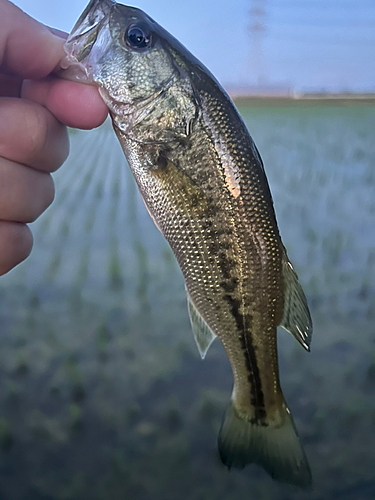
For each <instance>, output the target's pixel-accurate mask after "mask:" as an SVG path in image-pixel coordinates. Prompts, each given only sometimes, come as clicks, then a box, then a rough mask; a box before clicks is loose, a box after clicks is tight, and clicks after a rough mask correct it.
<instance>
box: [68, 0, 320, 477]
mask: <svg viewBox="0 0 375 500" xmlns="http://www.w3.org/2000/svg"><path fill="white" fill-rule="evenodd" d="M65 50H66V53H67V58H66V61H64V63H63V64H64V67H65V68H66V72H65V76H66V77H68V78H72V79H78V80H80V81H86V82H88V83H91V84H95V85H97V86H98V87H99V92H100V94H101V96H102V97H103V99H104V101H105V102H106V104H107V105H108V107H109V110H110V114H111V117H112V122H113V127H114V130H115V132H116V134H117V137H118V139H119V141H120V143H121V146H122V148H123V151H124V153H125V156H126V158H127V160H128V163H129V166H130V168H131V170H132V172H133V174H134V177H135V179H136V181H137V184H138V187H139V190H140V192H141V195H142V197H143V200H144V202H145V204H146V207H147V209H148V211H149V213H150V215H151V217H152V219H153V220H154V222H155V224H156V225H157V227H158V228H159V230H160V231H161V233H162V234H163V235H164V237H165V238H166V239H167V241H168V243H169V244H170V246H171V248H172V250H173V252H174V254H175V256H176V258H177V261H178V263H179V265H180V268H181V271H182V274H183V276H184V279H185V283H186V289H187V298H188V310H189V315H190V320H191V324H192V328H193V332H194V335H195V339H196V343H197V346H198V349H199V352H200V353H201V356H202V357H204V356H205V355H206V352H207V349H208V348H209V346H210V344H211V342H212V341H213V340H214V338H215V337H218V338H219V339H220V341H221V342H222V344H223V346H224V349H225V351H226V353H227V355H228V358H229V362H230V364H231V367H232V371H233V375H234V387H233V392H232V399H231V402H230V404H229V406H228V408H227V411H226V414H225V416H224V419H223V423H222V426H221V429H220V433H219V453H220V456H221V459H222V461H223V463H224V464H226V465H227V466H228V467H231V466H235V467H239V468H241V467H243V466H245V465H247V464H248V463H252V462H255V463H257V464H258V465H261V466H262V467H264V468H265V469H266V470H267V471H268V472H269V473H270V474H271V475H272V476H273V477H274V478H276V479H278V480H280V481H285V482H289V483H292V484H296V485H299V486H306V485H308V484H310V482H311V474H310V470H309V466H308V462H307V459H306V456H305V454H304V451H303V448H302V446H301V443H300V441H299V438H298V436H297V433H296V430H295V426H294V423H293V420H292V417H291V415H290V411H289V409H288V408H287V406H286V403H285V401H284V398H283V395H282V392H281V388H280V382H279V374H278V360H277V337H276V331H277V326H278V325H281V326H283V327H284V328H285V329H286V330H287V331H289V332H290V333H291V334H292V335H293V336H294V337H295V338H296V339H297V340H298V341H299V342H300V343H301V344H302V345H303V346H304V347H305V348H306V349H309V344H310V339H311V333H312V323H311V318H310V314H309V310H308V306H307V302H306V298H305V296H304V293H303V291H302V288H301V286H300V284H299V283H298V279H297V275H296V274H295V272H294V270H293V267H292V265H291V264H290V262H289V259H288V257H287V254H286V250H285V248H284V246H283V244H282V242H281V238H280V235H279V231H278V228H277V222H276V216H275V212H274V208H273V202H272V197H271V193H270V190H269V186H268V182H267V178H266V174H265V170H264V167H263V163H262V160H261V158H260V155H259V153H258V151H257V149H256V146H255V144H254V142H253V140H252V139H251V137H250V135H249V133H248V131H247V130H246V127H245V125H244V123H243V121H242V119H241V117H240V115H239V114H238V112H237V110H236V108H235V106H234V104H233V103H232V102H231V100H230V98H229V97H228V95H227V94H226V93H225V91H224V90H223V89H222V87H221V86H220V84H219V83H218V82H217V81H216V80H215V78H214V77H213V76H212V75H211V73H210V72H209V71H208V70H207V68H205V67H204V66H203V65H202V64H201V63H200V62H199V61H198V60H197V59H196V58H195V57H194V56H193V55H192V54H191V53H190V52H189V51H187V50H186V48H185V47H183V46H182V45H181V44H180V43H179V42H178V41H177V40H176V39H175V38H173V37H172V36H171V35H170V34H169V33H168V32H167V31H165V30H164V29H163V28H162V27H161V26H160V25H158V24H157V23H156V22H155V21H154V20H153V19H151V18H150V17H149V16H147V14H145V13H144V12H142V11H140V10H139V9H136V8H134V7H127V6H124V5H120V4H117V3H115V2H113V1H112V0H91V2H90V3H89V5H88V7H87V8H86V10H85V11H84V13H83V14H82V16H81V17H80V19H79V20H78V21H77V23H76V25H75V27H74V28H73V31H72V33H71V34H70V36H69V38H68V40H67V42H66V44H65Z"/></svg>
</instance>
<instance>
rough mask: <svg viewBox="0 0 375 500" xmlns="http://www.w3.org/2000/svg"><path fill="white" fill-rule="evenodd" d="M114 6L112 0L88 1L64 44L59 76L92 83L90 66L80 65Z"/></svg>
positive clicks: (114, 3)
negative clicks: (63, 55)
mask: <svg viewBox="0 0 375 500" xmlns="http://www.w3.org/2000/svg"><path fill="white" fill-rule="evenodd" d="M115 5H116V2H115V1H113V0H91V1H90V3H89V4H88V5H87V7H86V9H85V10H84V12H83V13H82V15H81V16H80V18H79V19H78V21H77V22H76V24H75V25H74V27H73V29H72V31H71V33H70V35H69V36H68V38H67V40H66V42H65V45H64V49H65V54H66V55H65V57H64V59H63V60H62V61H61V62H60V67H61V71H59V76H61V77H62V78H65V79H68V80H74V81H81V82H84V83H90V82H91V81H92V75H91V68H90V65H89V64H82V61H84V60H85V59H86V58H87V57H88V56H89V54H90V52H91V49H92V47H93V46H94V44H95V42H96V40H97V38H98V34H99V32H100V30H101V28H102V27H103V25H104V24H105V23H106V21H107V19H108V17H109V14H110V12H111V10H112V8H113V7H114V6H115Z"/></svg>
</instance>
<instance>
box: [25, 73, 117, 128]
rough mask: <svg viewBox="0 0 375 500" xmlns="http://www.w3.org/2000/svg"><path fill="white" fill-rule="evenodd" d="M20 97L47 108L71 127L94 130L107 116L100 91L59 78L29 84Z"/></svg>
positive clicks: (28, 82) (106, 109) (29, 81)
mask: <svg viewBox="0 0 375 500" xmlns="http://www.w3.org/2000/svg"><path fill="white" fill-rule="evenodd" d="M21 96H22V97H24V98H26V99H30V100H31V101H34V102H37V103H39V104H42V105H43V106H46V107H47V108H48V109H49V110H50V111H51V113H53V114H54V115H55V116H56V118H57V119H58V120H60V121H61V122H62V123H64V124H65V125H67V126H69V127H75V128H82V129H92V128H95V127H98V126H99V125H101V124H102V123H103V122H104V120H105V119H106V117H107V115H108V108H107V106H106V105H105V103H104V101H103V99H102V98H101V97H100V94H99V92H98V90H97V89H96V88H95V87H92V86H89V85H83V84H81V83H76V82H69V81H66V80H60V79H58V78H47V79H44V80H42V81H34V80H26V81H25V82H24V84H23V87H22V91H21Z"/></svg>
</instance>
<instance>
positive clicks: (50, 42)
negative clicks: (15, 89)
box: [0, 0, 64, 78]
mask: <svg viewBox="0 0 375 500" xmlns="http://www.w3.org/2000/svg"><path fill="white" fill-rule="evenodd" d="M0 19H1V31H0V67H5V68H7V69H11V70H13V71H15V72H16V73H17V74H18V75H20V76H22V77H24V78H43V77H45V76H47V75H48V74H49V73H51V71H52V70H53V69H54V68H55V67H56V66H57V65H58V63H59V61H60V60H61V58H62V57H63V55H64V51H63V43H64V40H63V39H62V38H60V37H59V36H56V35H54V34H53V33H52V32H51V31H50V30H49V29H48V28H47V27H46V26H44V25H42V24H40V23H38V22H37V21H36V20H35V19H32V18H31V17H29V16H28V15H27V14H25V13H24V12H22V10H21V9H19V8H18V7H16V6H15V5H13V4H12V3H11V2H8V1H4V0H0Z"/></svg>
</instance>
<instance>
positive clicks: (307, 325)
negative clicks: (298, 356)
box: [280, 252, 312, 351]
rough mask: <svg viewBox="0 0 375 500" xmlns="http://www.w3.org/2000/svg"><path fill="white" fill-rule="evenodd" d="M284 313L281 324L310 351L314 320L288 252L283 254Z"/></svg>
mask: <svg viewBox="0 0 375 500" xmlns="http://www.w3.org/2000/svg"><path fill="white" fill-rule="evenodd" d="M283 277H284V314H283V318H282V320H281V323H280V326H282V327H283V328H284V329H285V330H286V331H288V332H289V333H291V334H292V335H293V337H294V338H295V339H296V340H298V342H299V343H300V344H301V345H302V346H303V347H304V348H305V349H306V350H307V351H310V343H311V335H312V321H311V316H310V311H309V307H308V305H307V301H306V297H305V294H304V292H303V290H302V287H301V285H300V283H299V281H298V277H297V274H296V273H295V271H294V269H293V266H292V264H291V263H290V262H289V259H288V256H287V255H286V252H285V253H284V256H283Z"/></svg>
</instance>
